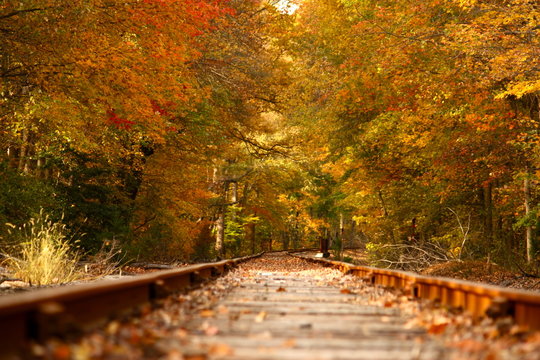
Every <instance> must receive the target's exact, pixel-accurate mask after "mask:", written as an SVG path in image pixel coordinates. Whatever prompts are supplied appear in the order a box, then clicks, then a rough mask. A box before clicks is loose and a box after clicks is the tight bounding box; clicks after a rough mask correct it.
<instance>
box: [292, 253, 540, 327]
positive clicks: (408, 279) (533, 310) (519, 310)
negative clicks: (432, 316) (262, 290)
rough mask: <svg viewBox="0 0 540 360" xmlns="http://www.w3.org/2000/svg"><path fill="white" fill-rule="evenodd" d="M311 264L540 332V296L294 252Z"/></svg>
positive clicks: (475, 314)
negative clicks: (503, 318) (334, 269)
mask: <svg viewBox="0 0 540 360" xmlns="http://www.w3.org/2000/svg"><path fill="white" fill-rule="evenodd" d="M290 255H291V256H295V257H299V258H302V259H305V260H308V261H311V262H315V263H320V264H322V265H325V266H331V267H334V268H337V269H339V270H340V271H342V272H343V273H346V274H352V275H355V276H359V277H362V278H364V280H365V281H367V282H369V283H371V284H373V285H381V286H384V287H392V288H398V289H402V290H403V291H404V292H405V293H407V294H409V295H410V296H412V297H415V298H422V299H430V300H433V301H436V302H440V303H441V304H442V305H446V306H449V307H453V308H461V309H463V310H466V311H467V312H469V313H470V314H471V315H473V316H474V317H476V318H480V317H483V316H486V315H487V316H492V317H497V316H512V317H513V318H514V320H515V322H516V324H518V325H521V326H524V327H527V328H529V329H531V330H540V293H537V292H532V291H526V290H516V289H510V288H504V287H499V286H492V285H486V284H481V283H476V282H472V281H464V280H456V279H451V278H444V277H430V276H423V275H419V274H415V273H412V272H407V271H399V270H389V269H379V268H375V267H370V266H358V265H352V264H348V263H344V262H340V261H333V260H328V259H322V258H313V257H308V256H302V255H299V254H296V253H291V254H290Z"/></svg>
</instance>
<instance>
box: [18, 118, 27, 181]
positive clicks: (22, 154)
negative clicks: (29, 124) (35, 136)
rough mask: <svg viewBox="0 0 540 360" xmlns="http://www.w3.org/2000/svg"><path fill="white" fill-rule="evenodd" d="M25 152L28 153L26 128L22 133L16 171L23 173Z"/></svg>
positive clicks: (25, 159)
mask: <svg viewBox="0 0 540 360" xmlns="http://www.w3.org/2000/svg"><path fill="white" fill-rule="evenodd" d="M27 152H28V130H27V129H26V128H24V129H23V131H22V142H21V150H20V152H19V165H18V167H17V170H19V171H20V172H23V171H25V170H26V169H27V164H26V162H27Z"/></svg>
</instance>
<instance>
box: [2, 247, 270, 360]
mask: <svg viewBox="0 0 540 360" xmlns="http://www.w3.org/2000/svg"><path fill="white" fill-rule="evenodd" d="M261 255H262V254H257V255H253V256H248V257H244V258H238V259H232V260H224V261H220V262H215V263H208V264H199V265H193V266H189V267H185V268H179V269H173V270H163V271H157V272H154V273H151V274H145V275H140V276H136V277H133V278H129V279H121V280H103V281H99V282H95V283H90V284H84V285H76V286H65V287H59V288H52V289H40V290H35V291H32V292H28V293H24V294H17V295H6V296H4V297H2V298H0V349H1V350H0V358H1V359H4V358H10V356H15V357H14V358H17V357H16V356H17V354H21V351H24V350H25V348H27V347H28V342H29V341H30V340H33V339H34V340H42V339H45V338H47V337H50V336H54V335H60V334H66V333H73V332H75V333H76V332H80V331H85V330H89V329H91V328H94V327H96V326H98V325H100V324H103V323H104V322H105V321H106V320H107V319H108V318H110V317H111V316H120V315H123V314H128V313H130V312H133V311H134V310H136V309H137V308H138V307H141V306H143V305H145V304H149V303H152V302H153V301H155V300H157V299H160V298H163V297H165V296H167V295H169V294H171V293H174V292H177V291H179V290H182V289H185V288H187V287H189V286H192V285H196V284H197V283H200V282H201V281H203V280H204V279H208V278H211V277H213V276H218V275H221V274H223V273H224V272H226V271H227V270H229V269H230V268H232V267H235V266H236V265H237V264H239V263H241V262H245V261H247V260H250V259H252V258H255V257H259V256H261Z"/></svg>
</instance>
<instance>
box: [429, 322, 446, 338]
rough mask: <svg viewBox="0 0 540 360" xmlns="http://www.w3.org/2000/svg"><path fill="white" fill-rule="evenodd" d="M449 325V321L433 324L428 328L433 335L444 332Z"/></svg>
mask: <svg viewBox="0 0 540 360" xmlns="http://www.w3.org/2000/svg"><path fill="white" fill-rule="evenodd" d="M447 326H448V323H443V324H432V325H431V326H430V327H429V329H428V333H430V334H432V335H439V334H442V333H443V332H444V330H446V327H447Z"/></svg>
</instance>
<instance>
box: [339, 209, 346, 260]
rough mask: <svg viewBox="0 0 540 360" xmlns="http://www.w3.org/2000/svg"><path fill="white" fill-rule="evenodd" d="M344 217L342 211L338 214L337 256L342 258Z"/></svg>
mask: <svg viewBox="0 0 540 360" xmlns="http://www.w3.org/2000/svg"><path fill="white" fill-rule="evenodd" d="M344 235H345V219H344V217H343V213H340V214H339V242H340V243H339V247H340V249H339V257H340V260H343V249H344V248H345V236H344Z"/></svg>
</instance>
